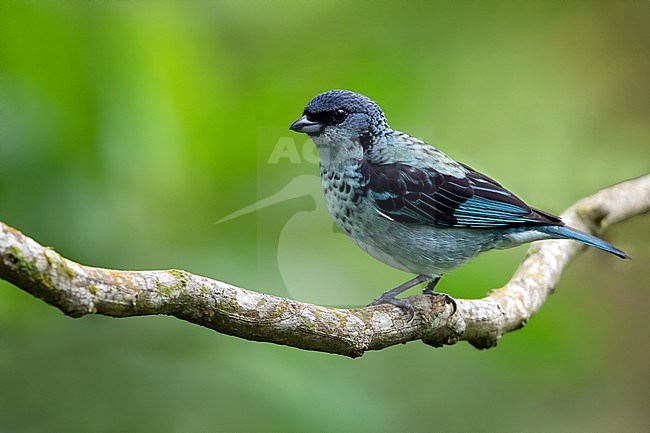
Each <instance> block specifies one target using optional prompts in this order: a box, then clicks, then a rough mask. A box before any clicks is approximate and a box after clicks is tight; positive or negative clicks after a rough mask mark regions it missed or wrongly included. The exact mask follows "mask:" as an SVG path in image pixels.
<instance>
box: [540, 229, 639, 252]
mask: <svg viewBox="0 0 650 433" xmlns="http://www.w3.org/2000/svg"><path fill="white" fill-rule="evenodd" d="M539 230H540V231H542V232H544V233H546V234H549V235H551V236H553V237H557V238H563V239H573V240H575V241H578V242H582V243H583V244H586V245H589V246H592V247H596V248H598V249H601V250H603V251H607V252H608V253H612V254H614V255H615V256H618V257H620V258H622V259H629V258H630V256H628V255H627V254H626V253H625V252H624V251H622V250H619V249H618V248H616V247H615V246H614V245H612V244H610V243H609V242H606V241H604V240H602V239H600V238H597V237H596V236H592V235H590V234H588V233H585V232H583V231H580V230H578V229H574V228H573V227H568V226H542V227H539Z"/></svg>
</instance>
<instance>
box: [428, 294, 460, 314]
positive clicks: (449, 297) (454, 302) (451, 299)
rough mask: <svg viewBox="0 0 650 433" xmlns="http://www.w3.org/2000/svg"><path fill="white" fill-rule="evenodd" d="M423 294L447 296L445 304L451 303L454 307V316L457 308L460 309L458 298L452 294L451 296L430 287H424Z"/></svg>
mask: <svg viewBox="0 0 650 433" xmlns="http://www.w3.org/2000/svg"><path fill="white" fill-rule="evenodd" d="M422 294H424V295H429V296H442V297H444V298H445V304H450V305H451V307H452V311H451V315H452V316H453V315H454V314H456V310H458V305H457V304H456V300H455V299H454V298H452V297H451V296H449V295H448V294H446V293H440V292H436V291H433V290H429V289H428V288H426V289H424V290H423V291H422Z"/></svg>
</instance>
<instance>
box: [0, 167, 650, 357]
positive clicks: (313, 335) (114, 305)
mask: <svg viewBox="0 0 650 433" xmlns="http://www.w3.org/2000/svg"><path fill="white" fill-rule="evenodd" d="M649 211H650V175H645V176H642V177H639V178H636V179H632V180H628V181H625V182H622V183H619V184H617V185H614V186H611V187H609V188H606V189H603V190H601V191H599V192H597V193H596V194H594V195H592V196H590V197H587V198H585V199H583V200H580V201H579V202H578V203H576V204H575V205H573V206H572V207H570V208H569V209H567V211H566V212H564V214H563V215H562V219H563V220H564V221H565V222H566V223H567V224H569V225H571V226H573V227H576V228H579V229H581V230H584V231H587V232H589V233H595V234H597V233H599V232H601V231H602V230H604V229H606V228H607V227H609V226H611V225H612V224H616V223H619V222H621V221H624V220H626V219H628V218H630V217H632V216H635V215H640V214H644V213H647V212H649ZM584 248H585V247H584V246H583V245H582V244H579V243H578V242H573V241H565V240H553V241H541V242H536V243H534V244H533V245H532V246H531V248H530V250H529V251H528V253H527V255H526V258H525V259H524V261H523V263H522V264H521V265H520V266H519V269H517V271H516V272H515V274H514V276H513V277H512V279H511V280H510V281H509V282H508V283H507V284H506V285H505V286H504V287H502V288H500V289H496V290H493V291H492V292H490V293H489V294H488V295H487V296H486V297H484V298H482V299H474V300H465V299H458V300H456V302H457V304H458V311H457V312H456V313H455V314H453V315H452V314H451V313H452V306H451V305H449V304H447V303H446V302H445V299H444V297H442V296H440V297H435V298H434V297H430V296H427V295H416V296H412V297H409V298H408V300H409V302H410V303H411V305H412V306H413V308H414V310H415V316H414V317H413V319H412V320H411V321H408V320H407V317H406V315H405V314H404V312H403V311H402V310H400V309H398V308H396V307H393V306H390V305H380V306H375V307H365V308H356V309H350V310H345V309H338V308H329V307H322V306H318V305H312V304H307V303H302V302H299V301H294V300H291V299H285V298H279V297H276V296H272V295H266V294H262V293H256V292H252V291H249V290H246V289H242V288H239V287H235V286H232V285H230V284H227V283H224V282H222V281H217V280H212V279H210V278H206V277H202V276H198V275H193V274H190V273H189V272H185V271H182V270H164V271H120V270H112V269H102V268H96V267H90V266H84V265H81V264H79V263H76V262H73V261H71V260H68V259H66V258H64V257H62V256H61V255H59V254H58V253H57V252H55V251H54V250H53V249H51V248H48V247H44V246H42V245H40V244H39V243H37V242H36V241H34V240H33V239H31V238H29V237H27V236H25V235H24V234H22V233H21V232H19V231H18V230H16V229H14V228H12V227H9V226H8V225H6V224H4V223H2V222H0V278H3V279H5V280H7V281H9V282H11V283H13V284H14V285H16V286H17V287H18V288H20V289H22V290H24V291H26V292H28V293H31V294H32V295H34V296H35V297H37V298H39V299H42V300H44V301H45V302H47V303H48V304H50V305H52V306H54V307H56V308H58V309H60V310H61V311H63V312H64V313H65V314H67V315H69V316H71V317H81V316H83V315H85V314H103V315H107V316H113V317H128V316H145V315H151V314H165V315H170V316H174V317H177V318H179V319H182V320H186V321H188V322H192V323H195V324H197V325H200V326H204V327H206V328H210V329H213V330H215V331H217V332H221V333H224V334H229V335H235V336H238V337H241V338H245V339H247V340H255V341H266V342H271V343H276V344H284V345H287V346H293V347H297V348H301V349H307V350H318V351H322V352H329V353H335V354H340V355H346V356H351V357H357V356H361V355H363V353H364V352H366V351H368V350H378V349H382V348H384V347H388V346H392V345H395V344H399V343H406V342H408V341H413V340H422V341H424V342H425V343H427V344H430V345H432V346H436V347H437V346H442V345H445V344H454V343H456V342H458V341H461V340H466V341H468V342H470V343H471V344H472V345H474V346H475V347H477V348H481V349H485V348H489V347H493V346H495V345H496V343H497V341H498V340H499V339H500V338H501V336H502V335H503V334H505V333H507V332H510V331H513V330H516V329H518V328H521V327H522V326H524V325H525V324H526V322H527V321H528V319H529V318H530V317H531V316H532V315H533V314H534V313H535V312H537V311H538V310H539V309H540V308H541V307H542V305H543V304H544V301H545V300H546V298H547V297H548V295H549V294H551V293H552V292H553V289H554V288H555V286H556V285H557V283H558V282H559V280H560V277H561V275H562V272H563V271H564V269H566V267H567V266H568V265H569V263H570V262H571V261H572V260H573V259H574V258H575V257H577V256H578V255H579V254H580V253H581V252H582V251H583V250H584ZM612 260H616V258H614V257H612Z"/></svg>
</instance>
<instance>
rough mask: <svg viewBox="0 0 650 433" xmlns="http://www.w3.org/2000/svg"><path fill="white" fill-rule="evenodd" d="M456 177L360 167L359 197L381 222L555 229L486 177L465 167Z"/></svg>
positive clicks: (552, 220)
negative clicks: (371, 206) (370, 204)
mask: <svg viewBox="0 0 650 433" xmlns="http://www.w3.org/2000/svg"><path fill="white" fill-rule="evenodd" d="M463 167H464V168H465V169H466V176H465V177H462V178H458V177H454V176H451V175H448V174H443V173H440V172H439V171H437V170H435V169H433V168H430V167H429V168H418V167H413V166H410V165H407V164H401V163H393V164H374V163H371V162H364V163H362V164H361V166H360V171H361V175H362V178H363V181H362V185H363V186H362V191H361V193H363V194H366V195H368V197H369V198H371V199H373V201H374V202H375V203H376V206H377V210H378V211H379V212H380V213H382V214H383V215H385V216H386V217H388V218H390V219H392V220H394V221H398V222H402V223H414V224H434V225H436V226H438V227H473V228H491V227H518V226H534V225H549V224H550V225H560V224H562V222H561V220H560V219H559V218H558V217H555V216H553V215H550V214H547V213H545V212H542V211H538V210H536V209H532V208H530V207H529V206H528V205H527V204H526V203H524V202H523V201H522V200H521V199H519V198H518V197H517V196H515V195H514V194H512V193H511V192H510V191H508V190H506V189H505V188H503V187H502V186H501V185H499V184H498V183H497V182H495V181H494V180H492V179H490V178H489V177H487V176H485V175H483V174H481V173H478V172H477V171H474V170H472V169H471V168H469V167H467V166H463Z"/></svg>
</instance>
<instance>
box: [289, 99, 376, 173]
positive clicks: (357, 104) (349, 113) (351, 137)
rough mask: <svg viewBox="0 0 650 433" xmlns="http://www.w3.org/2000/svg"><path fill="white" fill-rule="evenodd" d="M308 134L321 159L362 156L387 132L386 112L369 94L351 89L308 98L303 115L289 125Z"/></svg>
mask: <svg viewBox="0 0 650 433" xmlns="http://www.w3.org/2000/svg"><path fill="white" fill-rule="evenodd" d="M289 129H291V130H292V131H296V132H302V133H305V134H307V135H309V136H310V137H311V138H312V140H313V141H314V143H315V144H316V147H317V148H318V153H319V154H320V158H321V161H322V162H325V161H327V160H330V161H339V162H342V161H344V160H345V159H348V158H360V157H361V156H362V155H363V152H364V149H365V150H367V149H368V148H369V147H372V145H373V144H374V142H375V141H376V140H377V138H378V137H380V136H382V135H383V134H385V133H386V132H387V131H388V130H389V127H388V124H387V122H386V117H385V116H384V113H383V112H382V111H381V108H379V105H377V104H376V103H375V102H373V101H372V100H371V99H370V98H367V97H366V96H363V95H360V94H358V93H354V92H350V91H349V90H331V91H329V92H325V93H321V94H320V95H318V96H316V97H315V98H314V99H312V100H311V101H309V104H307V106H306V107H305V111H304V112H303V115H302V117H300V118H299V119H298V120H296V121H295V122H293V124H292V125H291V126H290V128H289Z"/></svg>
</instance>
